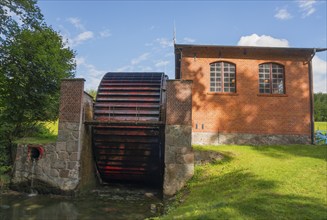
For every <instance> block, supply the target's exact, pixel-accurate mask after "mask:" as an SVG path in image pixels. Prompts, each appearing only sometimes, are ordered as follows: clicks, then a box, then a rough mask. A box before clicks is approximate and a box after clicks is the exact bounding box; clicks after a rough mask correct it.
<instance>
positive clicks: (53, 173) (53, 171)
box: [50, 169, 59, 177]
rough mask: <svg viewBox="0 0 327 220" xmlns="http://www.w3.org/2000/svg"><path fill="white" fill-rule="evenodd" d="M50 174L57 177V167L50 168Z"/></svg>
mask: <svg viewBox="0 0 327 220" xmlns="http://www.w3.org/2000/svg"><path fill="white" fill-rule="evenodd" d="M50 176H52V177H58V176H59V171H58V170H57V169H51V171H50Z"/></svg>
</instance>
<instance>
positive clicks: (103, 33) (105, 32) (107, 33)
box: [100, 30, 111, 38]
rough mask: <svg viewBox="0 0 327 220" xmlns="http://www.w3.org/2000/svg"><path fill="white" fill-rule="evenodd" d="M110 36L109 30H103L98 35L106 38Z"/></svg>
mask: <svg viewBox="0 0 327 220" xmlns="http://www.w3.org/2000/svg"><path fill="white" fill-rule="evenodd" d="M110 36H111V33H110V30H103V31H101V32H100V37H102V38H107V37H110Z"/></svg>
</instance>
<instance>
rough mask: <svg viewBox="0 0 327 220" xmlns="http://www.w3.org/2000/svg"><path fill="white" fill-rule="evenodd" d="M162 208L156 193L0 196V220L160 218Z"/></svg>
mask: <svg viewBox="0 0 327 220" xmlns="http://www.w3.org/2000/svg"><path fill="white" fill-rule="evenodd" d="M149 194H150V196H146V195H149ZM161 205H162V203H161V200H160V199H158V197H156V194H155V193H147V192H144V191H139V192H135V191H133V192H132V191H126V190H119V189H118V190H117V189H115V191H113V190H103V189H101V190H94V191H92V193H91V194H90V195H87V196H78V197H62V196H51V195H38V196H35V197H29V196H28V195H26V194H24V195H0V219H1V220H11V219H15V220H16V219H17V220H19V219H24V220H26V219H27V220H29V219H30V220H34V219H54V220H55V219H58V220H59V219H60V220H63V219H69V220H75V219H82V220H83V219H145V218H148V217H153V216H158V215H159V213H158V212H157V211H158V209H160V206H161ZM151 207H152V210H151ZM153 207H156V211H154V210H153Z"/></svg>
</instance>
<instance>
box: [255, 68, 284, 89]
mask: <svg viewBox="0 0 327 220" xmlns="http://www.w3.org/2000/svg"><path fill="white" fill-rule="evenodd" d="M284 80H285V77H284V66H282V65H280V64H276V63H263V64H260V65H259V93H262V94H284V93H285V82H284Z"/></svg>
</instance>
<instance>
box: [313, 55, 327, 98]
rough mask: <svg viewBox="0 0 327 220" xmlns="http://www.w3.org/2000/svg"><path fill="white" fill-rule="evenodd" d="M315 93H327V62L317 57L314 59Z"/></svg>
mask: <svg viewBox="0 0 327 220" xmlns="http://www.w3.org/2000/svg"><path fill="white" fill-rule="evenodd" d="M312 69H313V85H314V86H313V87H314V92H324V93H327V88H326V86H327V62H326V61H325V60H322V59H320V58H319V57H318V56H315V57H314V58H313V59H312Z"/></svg>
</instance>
